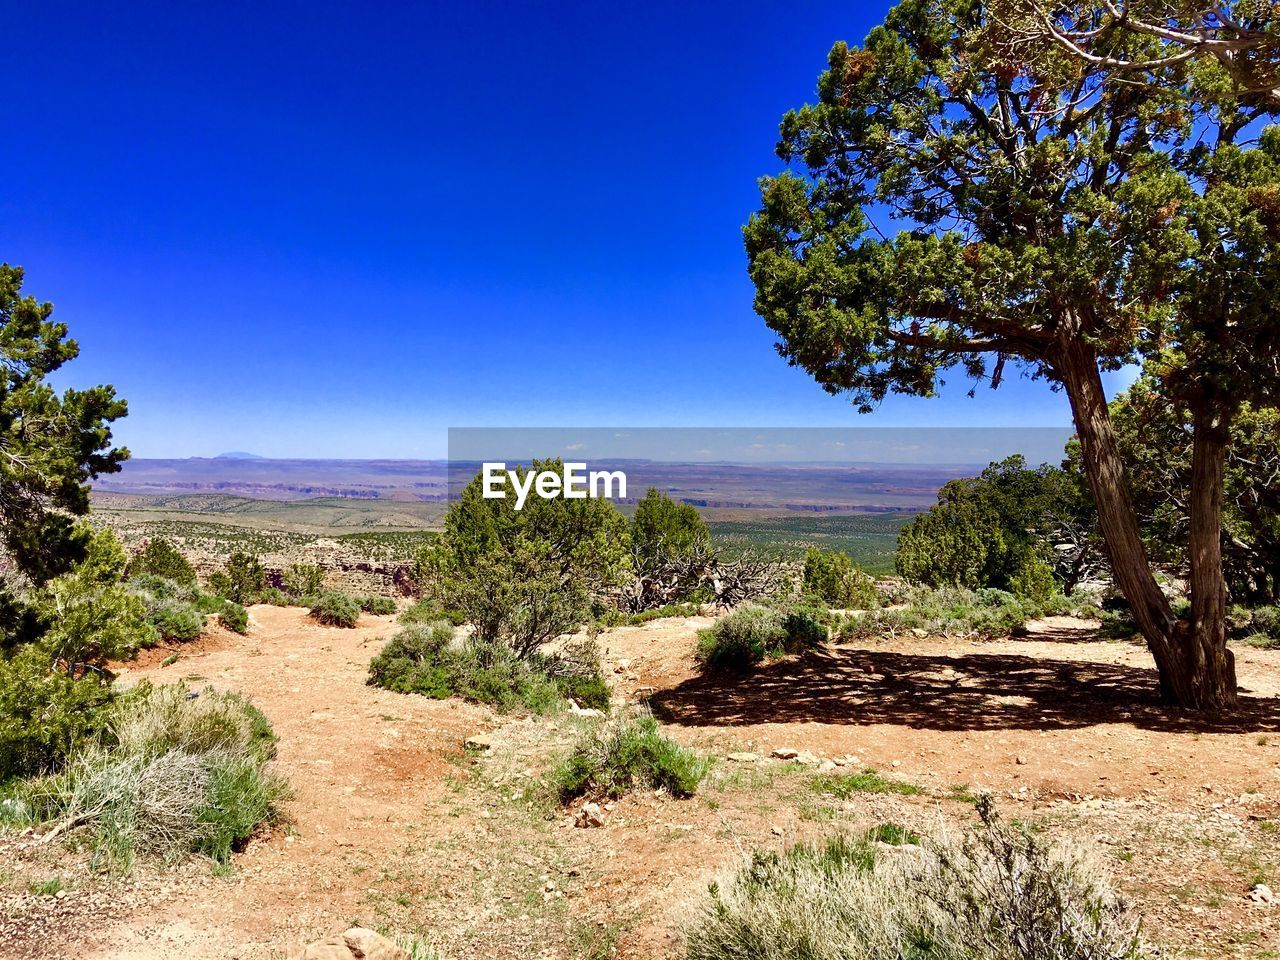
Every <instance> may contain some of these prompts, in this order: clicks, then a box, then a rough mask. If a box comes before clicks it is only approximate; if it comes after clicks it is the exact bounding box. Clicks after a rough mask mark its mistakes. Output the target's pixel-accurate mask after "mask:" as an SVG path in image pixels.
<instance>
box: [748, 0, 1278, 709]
mask: <svg viewBox="0 0 1280 960" xmlns="http://www.w3.org/2000/svg"><path fill="white" fill-rule="evenodd" d="M1004 29H1005V28H1004V26H1003V24H1002V23H1001V21H1000V20H999V18H998V17H997V16H995V15H994V14H993V12H992V9H991V6H990V5H988V4H986V3H983V2H977V0H904V2H902V3H900V4H899V5H898V6H897V7H895V8H894V9H893V10H892V11H890V13H889V14H888V16H887V17H886V19H885V22H884V23H883V24H882V25H880V26H878V27H876V28H875V29H873V30H872V31H871V33H870V34H869V35H868V37H867V39H866V41H865V42H864V44H863V45H862V46H861V47H855V48H851V47H849V46H847V45H846V44H844V43H837V44H836V45H835V47H833V49H832V51H831V54H830V56H829V58H828V68H827V70H826V71H825V72H824V73H823V74H822V76H821V77H820V79H819V83H818V99H817V102H816V103H814V104H811V105H807V106H805V107H802V108H800V109H798V110H795V111H792V112H791V113H788V114H787V115H786V116H785V117H784V118H783V121H782V125H781V140H780V142H779V145H778V154H779V156H780V157H781V158H782V159H783V160H784V161H786V162H787V163H788V164H789V165H791V169H789V170H787V171H785V172H783V173H782V174H780V175H778V176H775V177H767V178H765V179H764V180H763V181H762V182H761V193H762V204H761V208H760V210H759V211H758V212H757V213H756V214H755V215H753V216H752V217H751V219H750V221H749V223H748V224H747V226H746V228H745V240H746V247H747V253H748V259H749V269H750V274H751V277H752V280H753V282H754V283H755V287H756V309H757V311H758V312H759V313H760V314H761V316H762V317H764V319H765V321H766V323H767V324H768V325H769V326H770V328H772V329H773V330H774V331H775V332H776V333H777V334H778V335H779V343H778V349H779V351H780V352H781V353H782V355H783V356H784V357H786V358H787V359H788V360H789V361H790V362H791V363H793V364H797V365H800V366H802V367H803V368H804V369H806V370H807V371H809V372H810V373H811V374H812V375H813V376H814V378H815V379H816V380H817V381H818V382H819V383H820V384H821V385H822V386H823V387H824V388H825V389H827V390H828V391H830V392H832V393H847V394H848V395H850V396H851V398H852V399H853V401H854V403H855V404H856V405H857V407H858V408H859V409H860V410H862V411H864V412H869V411H871V410H872V409H874V407H875V405H876V404H877V403H879V401H881V400H882V399H883V398H884V397H885V396H887V395H888V394H890V393H902V394H909V395H915V396H924V397H927V396H933V395H935V394H936V393H937V391H938V389H939V387H940V385H941V384H942V383H943V382H944V380H945V379H946V378H947V377H948V376H949V375H950V374H951V373H952V372H953V371H958V372H960V373H962V374H963V375H965V376H967V377H968V378H970V379H971V380H972V381H974V383H975V385H976V384H977V383H980V382H985V383H987V384H989V385H990V386H992V387H997V386H999V384H1000V383H1001V381H1002V379H1003V378H1004V376H1005V374H1006V372H1007V368H1008V367H1010V366H1012V367H1014V368H1017V369H1019V370H1020V372H1022V373H1024V374H1026V375H1028V376H1031V377H1034V378H1045V379H1047V380H1049V381H1051V382H1052V383H1053V384H1055V385H1056V386H1058V387H1060V388H1061V389H1064V390H1065V391H1066V393H1067V397H1068V399H1069V400H1070V403H1071V408H1072V413H1073V416H1074V419H1075V423H1076V428H1077V431H1078V434H1079V437H1080V441H1081V450H1082V462H1083V465H1084V469H1085V473H1086V476H1087V477H1088V479H1089V484H1090V488H1091V491H1092V493H1093V497H1094V500H1095V503H1096V504H1097V508H1098V515H1099V523H1100V526H1101V529H1102V532H1103V534H1104V536H1105V538H1106V546H1107V550H1108V553H1109V555H1110V560H1111V566H1112V570H1113V573H1114V575H1115V577H1116V580H1117V583H1118V585H1119V586H1120V588H1121V590H1122V591H1123V592H1124V594H1125V596H1126V597H1127V598H1128V599H1129V602H1130V605H1131V607H1132V608H1133V610H1134V616H1135V620H1136V621H1137V622H1138V624H1139V627H1140V628H1141V630H1142V632H1143V634H1144V636H1145V637H1146V639H1147V641H1148V644H1149V645H1150V647H1151V649H1152V652H1153V654H1154V655H1155V658H1156V662H1157V665H1158V666H1159V667H1160V673H1161V687H1162V691H1163V692H1164V694H1165V695H1166V696H1167V697H1168V698H1169V699H1171V700H1175V701H1177V702H1180V703H1183V704H1185V705H1190V706H1201V707H1221V706H1228V705H1230V704H1231V703H1233V702H1234V699H1235V678H1234V668H1233V665H1232V663H1231V658H1230V653H1229V651H1228V650H1227V649H1226V642H1225V593H1224V591H1223V589H1222V576H1221V556H1220V554H1216V553H1215V550H1216V549H1217V543H1218V537H1217V530H1218V525H1219V520H1220V511H1221V490H1222V477H1221V465H1222V457H1223V451H1224V450H1225V444H1226V442H1227V435H1228V432H1229V425H1230V421H1231V419H1232V417H1233V416H1234V415H1235V413H1236V412H1237V411H1238V410H1239V409H1240V407H1241V404H1243V403H1245V402H1255V403H1258V402H1267V400H1268V398H1270V397H1273V396H1274V395H1275V393H1276V390H1277V385H1278V384H1280V366H1278V364H1280V359H1278V357H1280V350H1278V349H1277V346H1278V343H1277V336H1280V329H1278V328H1277V326H1276V325H1275V324H1274V322H1272V321H1271V320H1270V318H1271V317H1273V316H1274V315H1275V312H1276V308H1277V306H1278V304H1277V302H1276V300H1277V297H1280V284H1277V282H1276V280H1277V279H1278V278H1277V277H1276V273H1275V271H1276V268H1277V258H1276V241H1277V238H1278V236H1280V234H1278V232H1277V231H1278V230H1280V218H1278V214H1277V211H1280V199H1278V198H1280V163H1278V161H1280V134H1277V133H1276V132H1274V131H1270V130H1268V131H1266V132H1265V133H1263V135H1262V136H1261V137H1260V138H1259V139H1257V140H1256V142H1255V141H1254V140H1252V139H1251V137H1252V133H1253V131H1254V126H1253V124H1254V121H1256V120H1257V118H1258V116H1259V113H1258V109H1257V108H1256V107H1253V106H1251V105H1249V104H1246V103H1244V102H1243V101H1241V100H1240V99H1239V98H1235V99H1233V98H1231V97H1228V96H1223V95H1221V87H1222V83H1221V82H1220V81H1221V80H1222V78H1221V72H1220V70H1219V72H1218V74H1217V75H1215V74H1214V72H1213V71H1214V69H1215V68H1214V67H1213V65H1212V63H1203V62H1197V63H1196V65H1195V68H1194V69H1193V68H1192V67H1191V66H1190V65H1188V63H1187V62H1185V61H1177V62H1173V63H1157V64H1154V65H1152V66H1150V67H1149V68H1148V69H1147V74H1146V79H1147V80H1149V81H1150V82H1148V83H1132V82H1126V81H1125V80H1124V79H1122V78H1120V77H1119V76H1118V74H1117V70H1116V69H1115V68H1113V67H1111V66H1109V65H1108V64H1105V63H1093V62H1090V61H1088V60H1085V59H1082V58H1079V57H1076V56H1073V55H1072V54H1071V53H1070V51H1067V50H1064V49H1062V48H1060V47H1057V46H1054V45H1048V46H1045V47H1042V48H1041V47H1036V48H1034V49H1030V50H1029V51H1028V53H1027V56H1026V58H1025V59H1022V60H1017V59H1011V57H1010V55H1009V49H1010V47H1009V45H1008V44H1007V43H1005V42H1002V35H1001V31H1002V30H1004ZM1110 43H1111V44H1112V48H1111V49H1112V51H1113V52H1114V53H1115V55H1116V56H1117V57H1124V58H1126V60H1127V61H1134V62H1137V61H1139V60H1141V59H1143V58H1147V57H1148V55H1149V54H1151V53H1152V50H1153V48H1155V47H1157V46H1158V45H1159V41H1158V40H1157V39H1156V38H1153V37H1150V36H1147V35H1145V34H1143V33H1140V32H1134V31H1122V32H1118V33H1117V34H1116V35H1115V36H1114V37H1112V38H1111V40H1110ZM1215 82H1216V83H1217V84H1218V85H1217V86H1216V87H1215V86H1214V84H1215ZM1211 93H1212V94H1213V96H1210V94H1211ZM1143 358H1146V359H1149V360H1152V361H1153V362H1154V363H1155V364H1156V366H1155V367H1154V369H1158V371H1159V373H1158V374H1157V375H1158V376H1159V378H1160V380H1161V389H1162V391H1164V392H1166V393H1167V394H1168V395H1169V396H1171V397H1174V398H1176V400H1177V402H1178V403H1180V404H1182V405H1184V407H1185V408H1186V409H1187V410H1188V411H1189V412H1190V415H1191V417H1192V419H1193V421H1194V422H1195V424H1196V438H1195V441H1194V445H1195V447H1196V449H1197V450H1198V451H1199V453H1198V454H1197V457H1196V458H1195V459H1196V467H1195V468H1194V469H1193V484H1192V486H1193V491H1194V492H1193V502H1194V505H1193V510H1192V513H1193V515H1194V518H1195V519H1194V520H1193V523H1192V527H1193V535H1192V537H1191V538H1190V546H1189V554H1190V558H1191V563H1190V566H1191V569H1192V575H1191V580H1192V617H1191V620H1190V622H1189V623H1187V624H1185V625H1179V624H1178V623H1177V620H1176V618H1175V617H1174V615H1173V612H1172V610H1171V608H1170V605H1169V603H1168V600H1167V598H1165V597H1164V595H1163V593H1162V592H1161V591H1160V590H1159V588H1158V587H1157V585H1156V583H1155V580H1154V577H1153V575H1152V572H1151V569H1150V565H1149V561H1148V557H1147V556H1146V553H1145V550H1144V548H1143V545H1142V542H1141V537H1140V533H1139V528H1138V523H1137V517H1136V514H1135V511H1134V508H1133V504H1132V502H1131V499H1130V495H1129V492H1128V489H1127V486H1126V481H1125V476H1124V474H1125V469H1124V462H1123V459H1122V457H1121V455H1120V452H1119V450H1118V447H1117V444H1116V438H1115V433H1114V429H1113V427H1112V425H1111V423H1110V420H1109V414H1108V410H1107V403H1106V394H1105V392H1104V390H1103V385H1102V379H1101V374H1102V372H1103V371H1105V370H1107V369H1115V368H1117V367H1119V366H1121V365H1123V364H1125V363H1130V362H1134V361H1136V360H1139V359H1143ZM1241 370H1247V371H1248V372H1249V373H1248V376H1247V377H1241V376H1240V371H1241Z"/></svg>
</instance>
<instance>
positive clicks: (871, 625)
mask: <svg viewBox="0 0 1280 960" xmlns="http://www.w3.org/2000/svg"><path fill="white" fill-rule="evenodd" d="M896 599H897V600H899V601H900V602H901V603H903V604H904V606H902V607H896V608H893V609H882V610H872V611H868V612H866V613H862V614H859V615H858V616H856V617H851V618H849V619H847V620H845V621H844V622H843V623H842V624H841V625H840V636H841V637H844V638H850V639H859V638H865V637H878V636H884V635H886V634H887V635H893V634H896V633H905V632H919V631H923V632H924V633H925V634H928V635H929V636H946V637H953V636H973V635H975V634H976V635H978V636H984V637H1007V636H1010V635H1012V634H1016V633H1018V632H1020V631H1021V630H1022V628H1023V627H1024V626H1025V625H1026V623H1027V622H1028V621H1029V620H1035V619H1037V618H1039V617H1044V616H1048V615H1050V614H1054V613H1075V614H1081V615H1088V614H1094V613H1096V612H1097V611H1096V610H1094V609H1093V608H1092V607H1091V606H1089V605H1088V604H1087V602H1086V601H1084V600H1083V599H1069V598H1066V597H1063V596H1062V595H1061V594H1056V595H1053V596H1050V597H1048V598H1047V599H1045V600H1043V601H1037V600H1034V599H1032V598H1030V597H1019V596H1015V595H1014V594H1012V593H1009V592H1008V591H1006V590H996V589H994V588H991V587H987V588H984V589H982V590H966V589H963V588H960V587H938V588H931V587H910V588H908V589H907V590H906V591H905V592H904V593H903V594H902V595H901V596H899V597H897V598H896Z"/></svg>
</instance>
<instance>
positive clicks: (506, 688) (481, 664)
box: [369, 620, 609, 713]
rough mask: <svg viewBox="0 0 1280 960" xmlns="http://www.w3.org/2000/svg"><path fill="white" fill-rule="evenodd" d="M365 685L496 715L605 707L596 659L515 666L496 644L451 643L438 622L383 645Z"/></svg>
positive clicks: (542, 659) (539, 660)
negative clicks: (483, 706)
mask: <svg viewBox="0 0 1280 960" xmlns="http://www.w3.org/2000/svg"><path fill="white" fill-rule="evenodd" d="M570 650H571V651H572V648H570ZM369 683H370V684H372V685H374V686H379V687H384V688H385V689H387V690H394V691H396V692H397V693H418V694H422V695H423V696H427V697H432V698H434V699H437V700H443V699H447V698H449V697H460V698H462V699H464V700H472V701H475V702H477V703H487V704H490V705H491V706H493V707H496V708H497V709H498V710H500V711H502V712H507V711H511V710H519V709H524V710H528V711H531V712H533V713H545V712H547V711H549V710H551V709H552V708H554V707H555V706H557V705H558V704H560V703H561V702H562V698H564V697H573V699H574V700H575V701H576V702H577V703H578V704H579V705H580V706H584V707H596V708H598V709H607V708H608V706H609V687H608V684H607V683H606V682H605V680H604V676H603V674H602V673H601V668H600V663H599V657H598V655H596V654H594V653H593V654H592V655H590V656H583V655H582V654H581V652H579V653H578V654H577V655H576V656H565V655H561V656H558V657H546V656H541V655H540V656H535V657H532V658H529V659H527V660H521V659H519V658H517V657H516V656H515V655H514V654H513V653H512V652H511V650H510V649H509V648H508V647H506V646H505V645H502V644H494V643H486V642H484V641H477V640H474V639H469V640H467V641H466V642H463V643H456V642H455V641H454V638H453V627H452V625H451V624H449V623H448V622H447V621H444V620H440V621H437V622H436V623H432V624H425V625H414V626H409V627H406V628H405V629H403V630H401V631H400V632H399V633H397V634H396V635H395V636H394V637H392V638H391V639H390V640H389V641H387V644H386V646H384V647H383V648H382V650H381V651H380V652H379V653H378V655H377V656H375V657H374V658H373V660H372V662H371V663H370V664H369Z"/></svg>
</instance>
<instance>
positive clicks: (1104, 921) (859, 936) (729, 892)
mask: <svg viewBox="0 0 1280 960" xmlns="http://www.w3.org/2000/svg"><path fill="white" fill-rule="evenodd" d="M980 809H981V810H982V811H983V812H982V816H983V820H982V823H981V825H980V826H979V827H977V828H972V829H970V830H968V831H967V832H966V833H965V834H964V836H962V837H960V838H955V837H953V836H950V835H943V834H937V835H934V836H931V837H918V836H916V835H914V834H912V833H910V832H909V831H904V830H903V829H902V828H900V827H896V826H894V825H889V826H891V827H893V829H892V830H891V831H890V832H889V833H888V834H878V833H877V832H876V831H872V833H871V834H869V835H868V836H867V837H865V838H851V837H844V836H836V837H833V838H831V839H830V840H828V841H826V842H825V843H824V844H821V845H813V846H811V845H798V846H794V847H791V848H790V849H788V850H787V851H785V852H784V853H775V852H756V853H754V854H752V855H751V857H750V858H749V860H748V861H747V862H746V863H745V864H744V865H743V867H742V868H741V869H739V870H737V871H736V872H734V873H732V874H729V875H726V876H725V877H723V878H722V879H720V880H717V881H716V882H715V883H713V884H711V886H710V889H709V891H708V895H707V897H706V899H705V900H704V902H703V905H702V908H701V910H700V911H699V913H698V914H697V916H696V917H695V918H694V919H693V920H692V922H690V923H689V924H687V925H686V927H685V929H684V931H683V936H684V941H685V948H686V956H687V957H688V960H792V958H796V957H804V958H806V960H847V958H850V957H858V958H860V960H903V958H915V960H928V958H934V960H1137V958H1139V957H1143V956H1146V955H1147V952H1146V950H1145V948H1144V947H1143V945H1142V942H1141V940H1140V939H1139V936H1138V923H1137V920H1136V918H1135V917H1134V916H1133V914H1132V913H1131V912H1130V910H1129V908H1128V905H1127V904H1126V903H1125V902H1124V901H1123V900H1121V899H1120V898H1119V897H1118V896H1117V895H1116V894H1115V893H1114V892H1112V890H1111V889H1110V887H1109V886H1108V885H1107V883H1106V881H1105V879H1104V878H1103V876H1102V874H1101V872H1100V871H1099V870H1098V868H1097V867H1096V866H1095V865H1094V864H1093V863H1092V861H1090V860H1088V859H1086V858H1085V857H1083V856H1081V855H1080V854H1079V853H1078V852H1077V851H1075V850H1072V849H1070V848H1065V847H1053V846H1047V845H1046V844H1044V843H1043V842H1042V841H1041V840H1040V839H1039V838H1038V837H1037V836H1036V834H1035V833H1033V832H1032V831H1030V830H1029V829H1025V828H1014V827H1009V826H1007V825H1005V824H1003V823H1001V822H1000V821H998V820H997V819H996V818H995V816H994V814H993V813H992V812H991V810H990V806H989V801H988V802H987V803H986V804H984V805H981V806H980ZM877 829H879V830H883V828H877ZM881 835H887V836H889V837H890V838H891V839H890V840H888V841H882V842H887V843H890V844H892V845H894V846H902V845H903V841H905V843H906V845H909V849H903V850H901V851H892V852H890V853H887V854H878V853H877V848H876V846H875V841H876V840H878V839H880V836H881ZM917 841H918V842H919V846H918V847H917V846H915V845H914V844H915V842H917Z"/></svg>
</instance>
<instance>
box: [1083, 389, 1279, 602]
mask: <svg viewBox="0 0 1280 960" xmlns="http://www.w3.org/2000/svg"><path fill="white" fill-rule="evenodd" d="M1111 418H1112V422H1113V423H1114V424H1115V428H1116V435H1117V440H1118V442H1119V444H1120V449H1121V451H1122V453H1123V455H1124V458H1125V463H1126V466H1127V468H1128V471H1127V477H1128V480H1129V486H1130V488H1131V490H1132V492H1133V498H1134V502H1135V505H1136V507H1137V510H1138V516H1139V517H1141V518H1142V536H1143V540H1144V542H1145V543H1146V545H1147V550H1148V552H1149V553H1150V554H1151V556H1152V557H1153V558H1154V559H1156V560H1157V561H1158V562H1160V563H1162V564H1164V565H1167V566H1170V567H1173V568H1175V569H1177V570H1179V571H1185V567H1186V546H1187V540H1188V534H1189V530H1190V526H1191V508H1190V501H1191V448H1192V443H1191V439H1192V434H1193V427H1192V424H1191V422H1190V418H1189V417H1188V415H1187V413H1186V412H1185V411H1184V410H1181V409H1180V408H1179V406H1178V405H1177V404H1176V403H1175V402H1173V401H1172V400H1171V399H1170V398H1169V397H1168V396H1167V395H1164V394H1162V393H1161V392H1160V384H1159V383H1158V382H1157V381H1156V380H1155V379H1154V378H1153V377H1152V376H1150V375H1148V376H1144V377H1142V378H1141V379H1139V380H1138V382H1137V383H1135V384H1134V385H1133V386H1132V387H1131V388H1130V389H1129V390H1128V391H1126V392H1125V393H1123V394H1121V395H1120V396H1119V397H1118V398H1116V400H1115V401H1114V402H1113V403H1112V404H1111ZM1069 453H1070V457H1071V461H1070V465H1071V467H1072V468H1073V469H1075V470H1077V471H1079V470H1081V464H1080V450H1079V446H1078V445H1075V444H1073V445H1072V447H1071V448H1070V449H1069ZM1278 468H1280V409H1278V408H1276V407H1262V408H1255V407H1251V406H1245V407H1243V408H1242V409H1241V410H1240V411H1239V412H1238V413H1237V414H1236V416H1235V417H1234V418H1233V421H1232V424H1231V435H1230V444H1229V446H1228V448H1227V452H1226V475H1225V482H1224V491H1223V494H1224V496H1223V518H1222V526H1223V537H1222V549H1223V560H1224V569H1223V573H1224V575H1225V577H1226V580H1227V586H1228V588H1229V590H1230V591H1231V595H1232V597H1233V598H1235V599H1236V600H1237V601H1239V602H1242V603H1249V604H1254V605H1257V604H1268V603H1275V602H1280V483H1277V482H1276V470H1277V469H1278Z"/></svg>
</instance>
